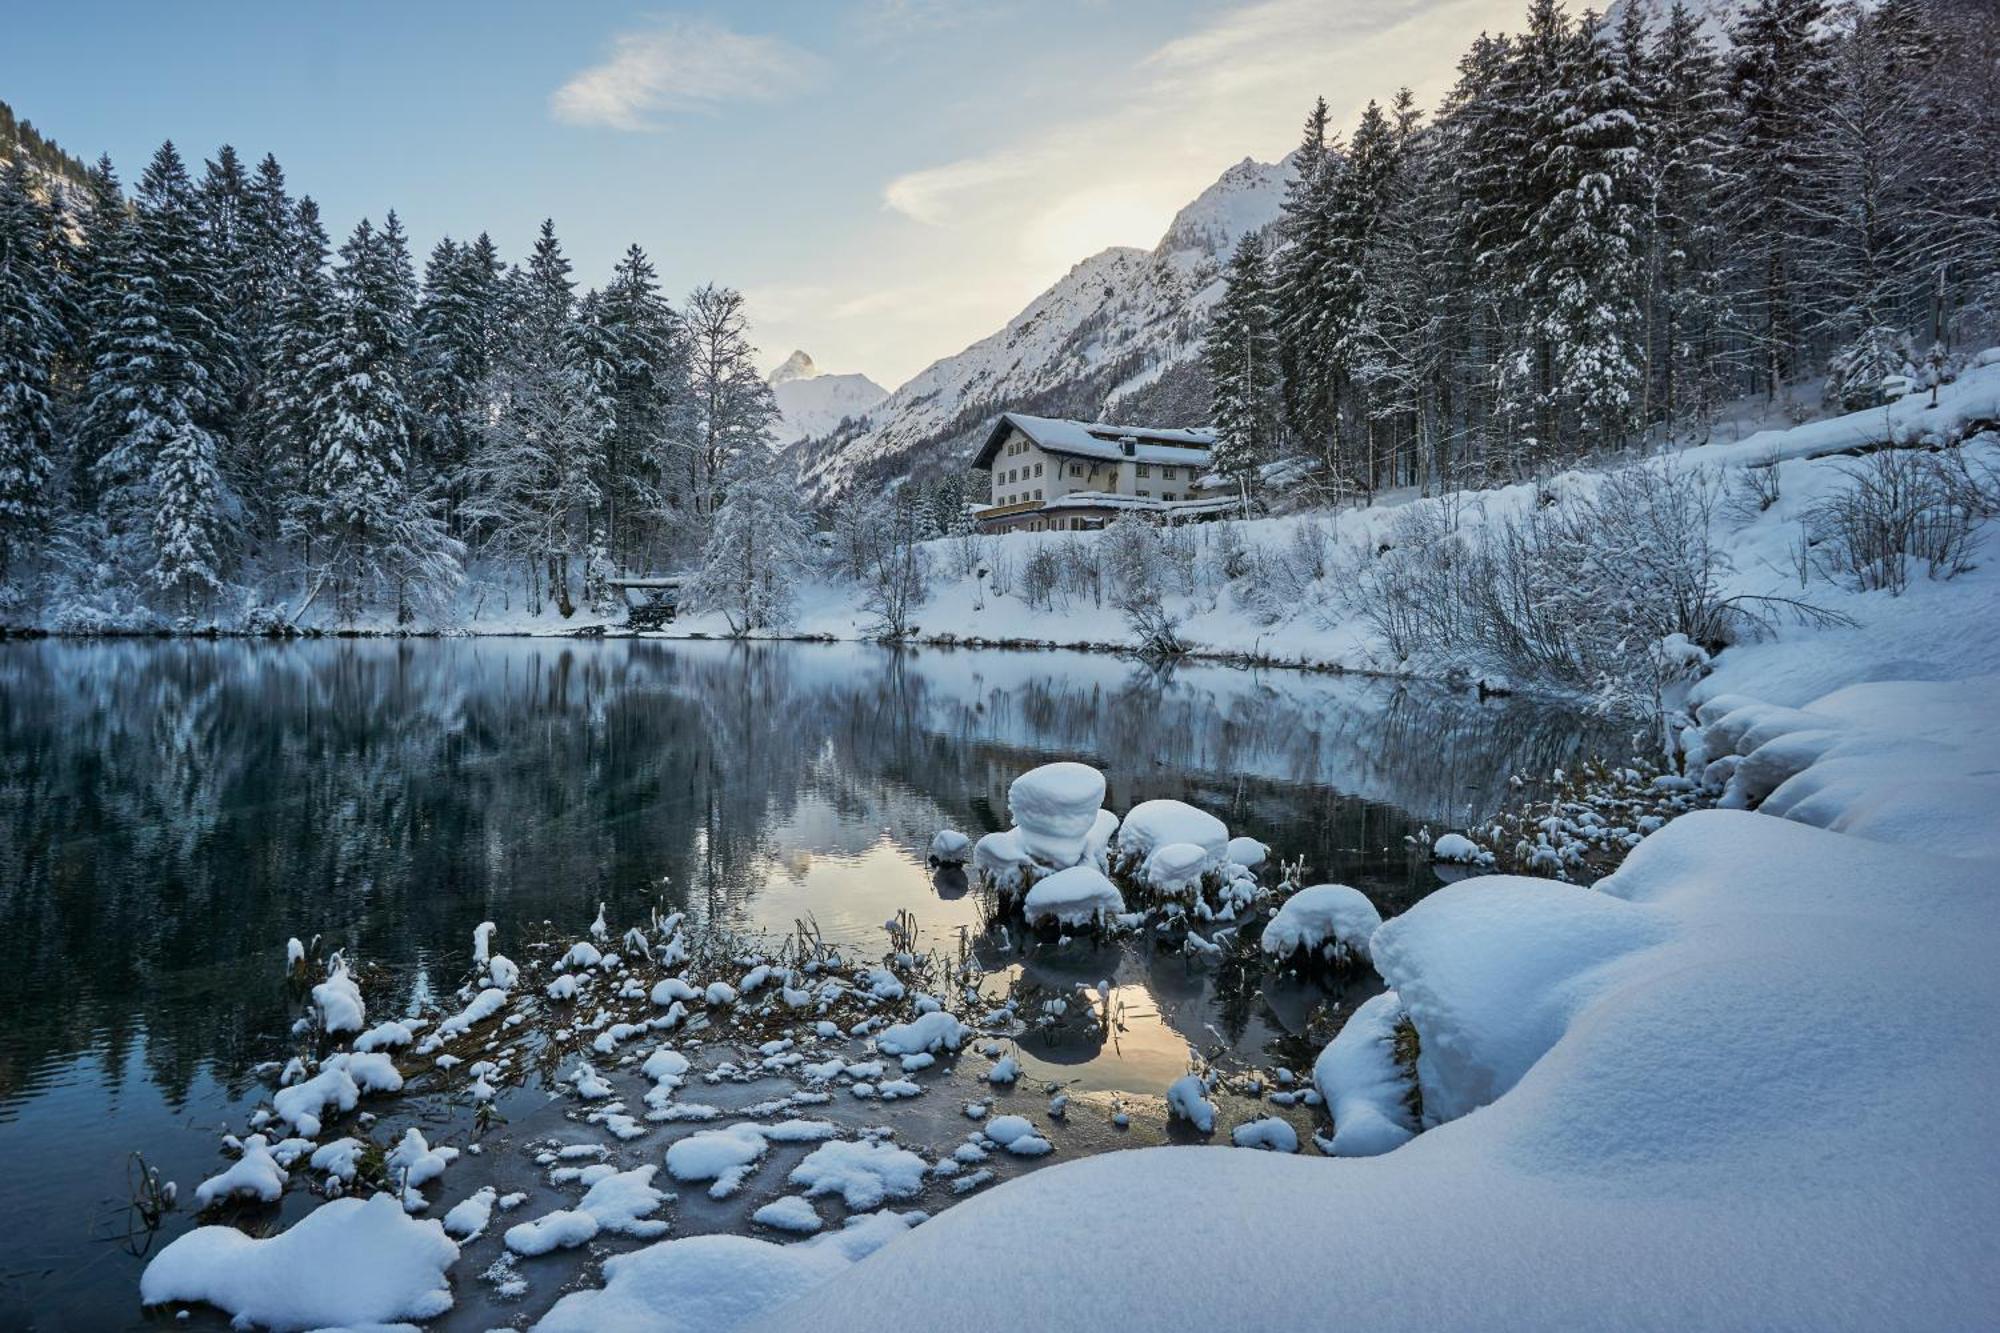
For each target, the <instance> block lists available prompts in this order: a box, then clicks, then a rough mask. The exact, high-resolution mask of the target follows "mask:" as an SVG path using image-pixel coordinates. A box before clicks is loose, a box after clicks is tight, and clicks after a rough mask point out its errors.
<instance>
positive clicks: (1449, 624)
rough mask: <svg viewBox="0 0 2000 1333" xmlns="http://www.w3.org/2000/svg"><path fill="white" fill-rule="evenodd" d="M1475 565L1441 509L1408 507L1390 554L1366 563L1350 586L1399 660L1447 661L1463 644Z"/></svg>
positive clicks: (1397, 522)
mask: <svg viewBox="0 0 2000 1333" xmlns="http://www.w3.org/2000/svg"><path fill="white" fill-rule="evenodd" d="M1471 563H1472V560H1471V554H1470V552H1469V551H1468V549H1467V546H1466V542H1465V540H1464V539H1463V538H1462V537H1461V535H1460V534H1459V532H1458V531H1457V529H1456V527H1455V526H1454V525H1453V523H1452V522H1451V518H1450V516H1449V515H1448V514H1446V512H1445V511H1444V510H1443V508H1441V507H1439V506H1435V505H1421V504H1419V505H1410V506H1408V507H1407V508H1406V509H1405V510H1404V511H1403V512H1402V513H1401V514H1399V515H1398V516H1397V517H1396V520H1395V521H1394V523H1393V524H1392V525H1391V526H1390V531H1389V540H1388V549H1387V550H1385V551H1381V552H1379V553H1377V554H1375V556H1374V557H1373V558H1372V559H1369V560H1366V561H1365V562H1364V563H1363V564H1362V566H1361V568H1360V570H1359V571H1358V573H1357V574H1356V577H1355V578H1354V579H1353V580H1352V583H1351V586H1352V587H1353V588H1354V589H1355V591H1356V596H1357V599H1358V601H1359V605H1360V609H1361V612H1362V615H1363V616H1364V617H1365V618H1366V619H1367V621H1368V623H1369V625H1370V626H1371V627H1372V628H1373V629H1374V630H1375V632H1376V633H1377V634H1380V635H1381V636H1382V640H1383V642H1385V643H1387V644H1388V645H1389V650H1390V652H1392V653H1394V654H1395V656H1396V660H1398V661H1399V662H1408V661H1410V660H1412V659H1414V658H1417V657H1420V656H1425V657H1431V658H1439V657H1445V656H1449V655H1450V654H1452V653H1454V652H1456V651H1458V650H1459V649H1460V648H1461V647H1462V646H1463V645H1464V643H1465V641H1466V638H1467V625H1466V610H1467V606H1468V604H1469V598H1468V596H1467V589H1466V588H1465V586H1464V581H1465V579H1466V576H1467V572H1468V569H1469V567H1470V565H1471Z"/></svg>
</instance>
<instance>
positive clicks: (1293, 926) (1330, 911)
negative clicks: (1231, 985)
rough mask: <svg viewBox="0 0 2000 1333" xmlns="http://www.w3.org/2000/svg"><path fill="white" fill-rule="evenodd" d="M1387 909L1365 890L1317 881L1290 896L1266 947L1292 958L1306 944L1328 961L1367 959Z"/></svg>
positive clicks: (1282, 958)
mask: <svg viewBox="0 0 2000 1333" xmlns="http://www.w3.org/2000/svg"><path fill="white" fill-rule="evenodd" d="M1381 925H1382V914H1381V913H1380V912H1378V911H1376V910H1375V904H1374V903H1371V902H1369V901H1368V898H1367V896H1366V895H1364V894H1363V893H1362V892H1361V890H1359V889H1354V888H1350V887H1348V886H1347V885H1345V884H1314V885H1312V886H1311V887H1310V888H1304V889H1300V890H1299V891H1298V892H1297V893H1295V894H1293V895H1292V896H1291V897H1289V898H1287V899H1285V901H1284V903H1283V904H1282V905H1280V906H1279V908H1278V910H1277V912H1276V914H1274V915H1273V916H1272V917H1271V920H1270V923H1269V924H1268V925H1266V926H1265V927H1264V934H1263V938H1262V941H1261V942H1262V946H1263V949H1264V952H1265V953H1267V954H1270V955H1272V956H1273V957H1275V958H1277V959H1279V960H1280V961H1287V960H1289V959H1291V958H1292V957H1293V956H1294V955H1296V954H1297V953H1298V952H1299V951H1300V950H1301V949H1303V950H1305V951H1307V952H1308V953H1310V954H1312V955H1313V956H1315V957H1317V958H1320V959H1322V960H1323V961H1326V962H1339V961H1343V960H1346V959H1357V960H1360V961H1363V962H1365V961H1367V960H1368V958H1369V952H1368V941H1369V939H1370V938H1371V937H1372V936H1373V935H1374V934H1375V932H1376V930H1377V929H1379V928H1380V927H1381Z"/></svg>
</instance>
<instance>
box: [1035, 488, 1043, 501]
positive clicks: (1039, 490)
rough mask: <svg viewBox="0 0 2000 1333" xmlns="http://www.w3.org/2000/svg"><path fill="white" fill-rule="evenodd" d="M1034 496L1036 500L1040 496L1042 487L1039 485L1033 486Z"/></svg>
mask: <svg viewBox="0 0 2000 1333" xmlns="http://www.w3.org/2000/svg"><path fill="white" fill-rule="evenodd" d="M1035 498H1036V499H1037V500H1039V499H1041V498H1042V488H1041V487H1039V486H1037V487H1035Z"/></svg>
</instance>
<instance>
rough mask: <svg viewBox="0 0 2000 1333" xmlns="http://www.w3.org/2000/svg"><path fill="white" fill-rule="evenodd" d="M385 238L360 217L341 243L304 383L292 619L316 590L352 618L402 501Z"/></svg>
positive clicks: (401, 421) (392, 291) (402, 449)
mask: <svg viewBox="0 0 2000 1333" xmlns="http://www.w3.org/2000/svg"><path fill="white" fill-rule="evenodd" d="M389 251H390V245H389V241H388V238H387V237H386V236H385V235H384V234H383V233H382V232H380V231H378V230H377V229H376V228H375V226H374V225H373V224H372V223H370V222H369V221H368V220H367V219H365V218H364V219H363V220H362V221H361V222H360V223H359V224H357V225H356V226H355V228H354V232H353V234H352V235H351V236H349V237H348V239H347V241H346V243H345V244H343V245H342V246H341V247H340V265H339V268H338V270H337V271H336V273H335V275H334V283H333V294H334V301H333V310H332V318H331V319H330V320H329V321H328V325H327V329H326V334H325V337H324V339H323V340H322V341H321V343H320V345H319V346H318V348H317V349H316V350H315V353H314V355H313V361H312V368H311V371H310V373H309V380H308V383H309V385H310V390H311V401H310V403H309V404H308V407H307V416H306V421H307V430H306V432H305V438H304V444H305V448H306V454H305V467H304V472H303V475H302V477H301V485H300V487H299V489H298V491H297V492H296V493H295V494H294V495H293V496H292V497H291V504H290V506H289V520H290V521H289V522H288V524H287V530H288V532H290V533H291V534H292V535H293V537H294V538H295V540H297V541H298V542H299V543H300V544H301V547H302V549H303V551H304V554H305V569H306V589H305V595H304V598H303V600H302V601H301V602H300V605H299V609H298V610H297V611H295V612H294V618H297V616H299V615H302V614H303V613H304V611H305V610H306V608H308V607H310V606H312V605H313V604H314V603H315V602H316V601H317V600H318V599H319V598H320V597H321V596H322V595H324V596H325V597H326V599H327V600H328V601H330V602H331V603H332V605H333V610H334V615H335V617H336V618H337V619H338V620H339V621H340V622H341V623H344V624H351V623H353V622H354V621H355V620H356V619H357V618H358V617H359V615H360V614H361V611H362V609H363V607H364V605H365V603H366V599H367V594H368V592H369V590H370V585H371V584H372V582H373V581H374V579H375V577H376V575H377V573H378V570H379V568H380V560H381V550H382V546H383V543H384V541H385V538H386V535H387V533H388V532H389V531H390V529H391V528H392V527H393V526H394V522H395V516H396V514H397V513H398V511H399V510H400V508H401V505H402V499H403V490H404V485H405V482H406V481H407V478H408V470H409V451H410V445H411V436H412V433H413V432H412V424H413V419H414V411H413V409H412V408H411V407H410V404H409V401H408V398H407V396H406V390H405V385H406V381H407V375H408V365H407V358H408V348H409V322H408V314H407V312H406V311H405V310H403V309H402V308H401V302H400V299H399V293H398V291H397V286H396V280H395V276H394V273H393V261H392V260H391V258H390V253H389Z"/></svg>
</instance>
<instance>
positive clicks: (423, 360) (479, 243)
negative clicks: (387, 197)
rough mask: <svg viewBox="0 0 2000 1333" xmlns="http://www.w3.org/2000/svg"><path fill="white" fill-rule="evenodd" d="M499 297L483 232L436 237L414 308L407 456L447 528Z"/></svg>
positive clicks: (489, 363) (454, 511) (462, 482)
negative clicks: (467, 239) (413, 447)
mask: <svg viewBox="0 0 2000 1333" xmlns="http://www.w3.org/2000/svg"><path fill="white" fill-rule="evenodd" d="M499 301H500V257H499V254H498V252H497V251H496V250H495V249H494V246H493V242H492V240H491V238H489V237H488V236H486V235H485V234H484V233H481V234H480V236H479V239H478V240H476V241H474V242H472V243H470V244H466V245H461V244H459V243H458V242H456V241H454V240H452V239H451V238H450V237H448V236H447V237H445V238H444V239H443V240H441V241H439V242H438V243H437V245H436V246H435V247H434V248H433V249H432V251H431V255H430V259H429V261H428V262H427V263H426V264H425V266H424V288H423V296H422V298H421V299H420V300H419V302H418V304H417V313H416V334H415V338H416V341H415V345H414V351H413V365H412V367H411V395H412V401H413V402H414V403H415V405H416V408H417V411H418V413H419V416H420V418H421V434H420V439H419V443H418V447H417V451H416V458H415V460H414V461H415V469H416V473H415V475H416V480H417V482H418V484H419V485H421V486H422V487H423V488H424V489H426V490H430V491H434V492H436V493H437V494H438V496H439V497H440V499H441V500H442V501H443V503H444V506H445V516H446V521H447V522H448V523H449V524H450V525H451V527H452V529H453V531H457V530H458V527H459V524H458V518H457V515H458V511H459V508H460V506H461V505H462V504H463V503H464V501H465V493H466V486H467V469H468V467H469V466H470V464H471V461H472V457H473V454H474V452H475V451H476V449H477V447H478V441H479V438H480V435H481V432H482V430H483V429H484V423H483V421H482V419H481V415H480V410H481V407H482V404H483V402H484V397H483V395H484V393H485V391H486V388H487V387H488V386H487V377H488V375H489V374H490V373H491V371H492V367H493V347H494V338H495V325H496V322H497V321H498V319H499V313H500V312H499Z"/></svg>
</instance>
